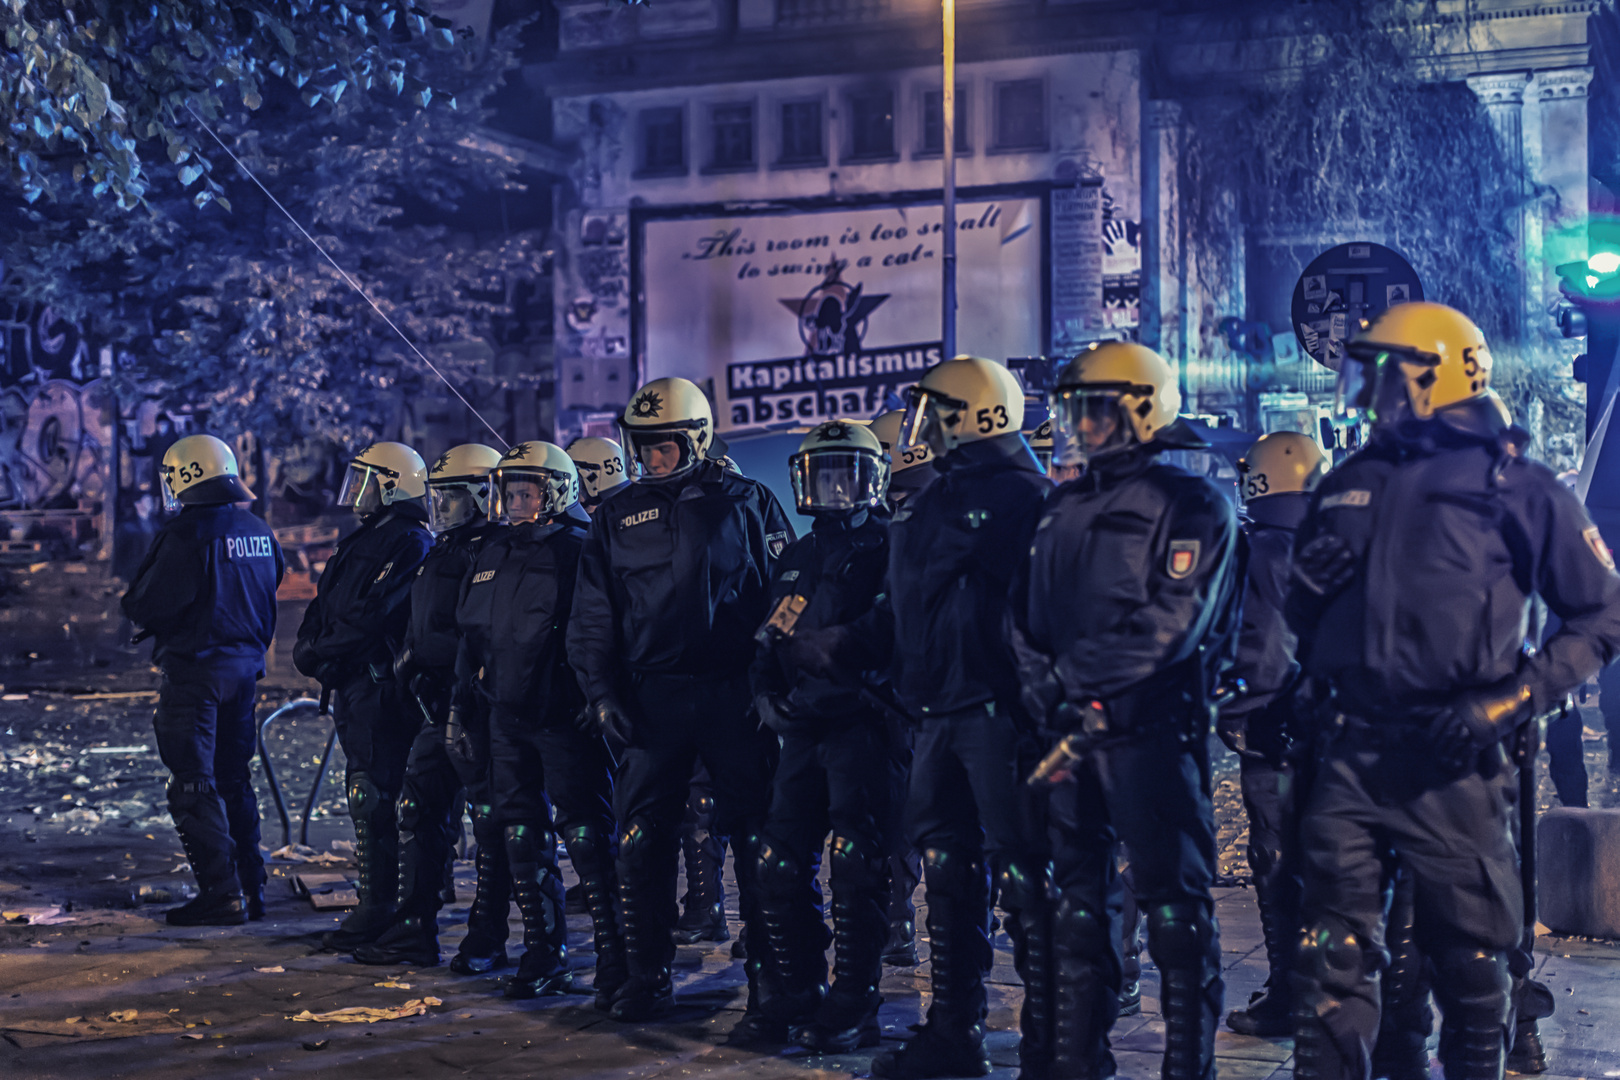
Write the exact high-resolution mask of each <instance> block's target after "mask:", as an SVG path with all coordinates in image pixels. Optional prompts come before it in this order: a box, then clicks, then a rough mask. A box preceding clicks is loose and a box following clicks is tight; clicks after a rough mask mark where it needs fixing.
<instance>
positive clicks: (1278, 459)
mask: <svg viewBox="0 0 1620 1080" xmlns="http://www.w3.org/2000/svg"><path fill="white" fill-rule="evenodd" d="M1237 467H1238V472H1239V473H1240V474H1242V476H1243V480H1242V482H1241V483H1240V484H1239V487H1240V488H1241V490H1242V492H1243V498H1244V500H1245V501H1248V500H1250V499H1262V498H1265V497H1266V496H1267V495H1286V494H1290V493H1297V492H1305V491H1313V490H1315V488H1316V485H1317V484H1319V483H1321V482H1322V477H1324V476H1326V475H1327V472H1328V469H1330V468H1331V467H1332V462H1330V461H1328V456H1327V455H1326V454H1324V453H1322V448H1321V447H1320V446H1318V445H1317V444H1316V440H1315V439H1313V438H1311V437H1310V436H1309V435H1305V434H1302V433H1300V432H1298V431H1273V432H1272V433H1271V434H1269V435H1262V436H1260V438H1259V439H1257V440H1256V441H1255V444H1254V445H1253V446H1251V447H1249V452H1248V453H1247V454H1245V455H1243V458H1242V460H1240V461H1239V462H1238V463H1237Z"/></svg>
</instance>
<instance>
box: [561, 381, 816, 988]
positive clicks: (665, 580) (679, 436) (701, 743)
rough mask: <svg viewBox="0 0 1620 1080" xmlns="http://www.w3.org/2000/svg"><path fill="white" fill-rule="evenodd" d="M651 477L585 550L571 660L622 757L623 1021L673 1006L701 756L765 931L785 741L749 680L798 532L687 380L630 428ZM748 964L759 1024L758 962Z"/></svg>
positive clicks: (650, 402) (751, 908) (639, 464)
mask: <svg viewBox="0 0 1620 1080" xmlns="http://www.w3.org/2000/svg"><path fill="white" fill-rule="evenodd" d="M622 427H623V431H624V433H625V446H626V448H627V449H628V450H629V452H630V455H631V461H632V469H633V471H636V472H637V473H638V474H639V476H638V479H636V481H635V482H634V483H632V484H629V485H628V486H626V487H622V488H620V489H619V490H617V491H614V492H613V493H611V494H609V495H608V496H607V498H606V499H604V500H603V502H602V505H601V506H600V507H598V508H597V512H596V517H595V521H594V525H593V527H592V529H591V532H590V535H589V537H588V538H587V539H586V541H585V548H584V551H583V552H582V553H581V555H580V564H579V584H578V588H577V591H576V594H575V597H574V611H573V618H572V622H571V624H570V626H569V633H568V657H569V661H570V662H571V663H572V664H573V667H574V670H575V671H576V672H577V673H578V675H579V681H580V685H581V686H582V687H583V688H584V691H585V694H586V697H587V698H588V700H589V702H590V707H591V715H592V716H593V717H594V719H595V720H596V722H597V723H598V725H599V727H600V729H601V731H602V732H603V733H604V734H605V735H606V736H607V737H608V738H609V739H610V740H612V741H613V742H615V743H617V744H618V745H619V746H620V747H622V748H623V751H622V753H621V755H620V758H619V770H618V774H617V776H616V778H615V780H616V787H615V791H614V811H615V814H614V816H615V818H616V820H617V822H618V827H619V852H618V861H617V871H618V875H619V895H620V900H621V903H620V915H621V917H622V919H623V926H624V936H625V945H626V950H627V953H628V958H629V970H630V978H629V979H628V981H626V983H625V984H624V986H623V987H621V988H620V989H619V992H618V993H617V994H616V995H614V997H613V999H612V1001H611V1003H610V1012H611V1014H612V1015H613V1016H614V1017H616V1018H618V1019H620V1020H645V1019H648V1018H650V1017H652V1016H655V1015H659V1014H661V1013H664V1012H667V1011H668V1009H669V1008H670V1007H671V1006H672V1005H673V1001H674V991H673V987H672V984H671V980H670V964H671V961H672V960H673V958H674V951H675V943H674V941H673V940H672V939H671V937H670V929H671V923H672V922H673V915H674V913H673V910H672V909H673V904H671V903H670V897H671V896H672V883H673V880H674V875H675V852H676V830H677V828H678V826H679V824H680V820H681V814H682V810H683V808H684V807H685V805H686V795H687V789H688V786H689V784H690V781H691V778H692V768H693V765H694V763H695V761H696V760H698V759H700V758H701V759H702V760H703V762H704V763H705V764H706V765H707V766H708V769H709V774H710V776H711V777H713V779H714V785H715V800H716V803H717V808H718V812H719V813H718V816H719V817H720V818H721V819H722V822H721V824H722V826H723V828H722V831H724V832H727V833H729V834H730V835H731V836H732V837H733V838H734V839H733V849H734V851H735V853H736V860H735V865H736V872H737V875H738V878H739V882H738V887H739V892H740V901H741V909H742V913H743V918H744V921H745V923H747V924H750V925H753V926H756V927H757V926H758V925H759V911H758V903H759V893H758V889H757V888H756V887H755V884H754V868H755V864H756V861H757V855H758V847H757V845H758V840H757V838H756V837H757V831H758V829H759V826H760V825H761V824H762V823H763V821H764V818H765V812H766V810H767V807H768V799H769V779H770V768H771V765H772V762H773V759H774V755H775V746H774V742H775V739H774V737H772V736H771V734H770V733H769V732H767V731H763V730H761V729H760V728H759V726H758V723H757V721H756V720H755V719H754V717H753V716H752V715H751V708H750V706H751V704H752V701H751V695H750V693H749V689H748V678H747V671H748V665H749V663H750V662H751V660H752V658H753V653H754V641H753V634H754V631H755V630H756V629H757V628H758V626H759V625H760V623H762V622H763V621H764V619H765V616H766V614H767V604H768V601H769V589H770V580H771V579H770V573H771V564H772V562H773V561H774V560H775V558H776V557H777V556H778V555H780V554H781V551H782V549H783V548H784V547H786V546H787V543H788V542H789V541H790V540H792V538H793V533H792V529H791V527H790V526H789V525H788V522H787V518H786V515H785V514H784V513H783V512H782V509H781V507H780V506H779V505H778V504H777V503H776V500H775V499H774V498H773V497H772V496H771V495H770V493H769V491H768V490H767V489H766V488H765V487H764V486H763V485H761V484H759V483H757V482H755V481H753V480H750V479H748V478H747V477H744V476H741V475H739V474H737V473H733V472H730V471H728V470H727V469H726V468H725V467H724V466H723V465H721V464H720V463H719V462H716V461H711V460H709V458H708V457H707V451H708V450H709V448H710V446H711V444H712V440H713V438H714V422H713V417H712V414H711V412H710V408H709V403H708V400H707V399H706V398H705V397H704V396H703V392H702V391H701V390H700V389H698V387H697V386H696V385H695V384H693V383H691V382H689V381H687V380H685V379H673V378H671V379H657V380H655V381H653V382H651V383H648V384H647V385H646V386H644V387H642V388H641V389H640V390H638V391H637V392H636V393H635V394H634V395H633V396H632V398H631V400H630V404H629V405H628V406H627V407H626V409H625V412H624V417H623V423H622ZM748 965H749V968H748V970H749V984H750V989H751V991H756V992H755V993H753V994H751V1002H750V1004H751V1005H752V1006H753V1007H754V1008H753V1011H752V1012H751V1014H750V1015H751V1016H753V1015H757V1012H758V1000H757V998H758V995H757V988H758V975H759V961H758V960H757V959H755V958H753V957H751V958H750V959H749V961H748Z"/></svg>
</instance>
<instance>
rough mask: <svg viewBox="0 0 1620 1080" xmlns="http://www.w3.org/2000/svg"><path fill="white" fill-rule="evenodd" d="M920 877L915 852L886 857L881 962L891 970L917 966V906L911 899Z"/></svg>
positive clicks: (919, 868) (918, 861)
mask: <svg viewBox="0 0 1620 1080" xmlns="http://www.w3.org/2000/svg"><path fill="white" fill-rule="evenodd" d="M921 873H922V864H921V862H920V860H919V858H918V856H917V853H916V852H915V851H907V852H906V853H905V854H903V855H901V854H891V855H890V856H889V940H888V942H887V943H886V944H885V945H884V946H883V962H884V963H885V964H888V965H890V966H891V967H916V966H917V905H916V903H915V902H914V901H913V899H912V897H913V895H914V894H915V893H916V892H917V880H918V878H919V877H920V875H921Z"/></svg>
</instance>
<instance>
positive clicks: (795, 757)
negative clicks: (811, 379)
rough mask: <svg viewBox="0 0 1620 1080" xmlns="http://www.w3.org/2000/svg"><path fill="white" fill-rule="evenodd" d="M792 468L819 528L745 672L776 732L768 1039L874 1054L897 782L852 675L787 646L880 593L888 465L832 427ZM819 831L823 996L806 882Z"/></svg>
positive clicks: (871, 709) (861, 436)
mask: <svg viewBox="0 0 1620 1080" xmlns="http://www.w3.org/2000/svg"><path fill="white" fill-rule="evenodd" d="M789 469H790V472H791V476H792V481H793V492H794V499H795V502H796V504H797V506H798V510H799V512H800V513H801V514H808V515H810V516H811V517H813V518H814V519H815V525H814V527H813V528H812V530H811V532H810V533H809V534H808V535H806V536H804V537H802V538H800V539H799V540H796V541H794V542H793V543H792V544H790V545H789V546H788V548H787V550H786V551H784V552H783V553H782V557H781V559H779V560H777V563H776V567H775V571H774V572H775V577H774V578H773V580H772V585H771V611H772V613H771V616H770V618H769V619H768V620H767V621H766V623H765V625H764V627H763V628H762V629H761V633H760V637H761V642H762V648H761V650H760V654H759V657H758V658H757V659H756V661H755V663H754V668H753V672H752V682H753V689H754V700H755V703H756V707H757V709H758V711H759V715H760V718H761V719H762V720H763V721H764V723H765V724H766V725H767V726H768V727H769V728H770V729H771V730H772V731H774V732H776V733H777V734H778V735H780V736H781V737H782V760H781V763H780V764H779V765H778V766H777V769H776V777H775V780H774V782H773V786H772V796H771V812H770V817H769V819H768V820H767V822H766V825H765V829H764V832H763V834H762V843H761V844H760V852H759V860H760V862H759V882H760V892H761V895H762V896H763V900H762V904H761V906H762V909H763V912H764V916H765V930H766V934H767V937H768V942H767V944H768V946H769V949H770V954H771V961H772V964H773V966H774V970H775V973H776V976H777V978H778V979H779V980H780V984H781V985H780V989H781V993H780V994H779V995H778V996H777V997H776V998H775V1000H774V1001H773V1002H772V1009H771V1011H772V1013H773V1015H774V1018H775V1019H776V1021H777V1022H778V1024H779V1025H780V1027H779V1029H778V1030H777V1031H776V1032H775V1033H774V1035H775V1036H776V1037H777V1038H779V1039H782V1040H783V1041H785V1040H786V1037H787V1036H788V1035H789V1034H791V1036H792V1038H793V1039H794V1040H795V1041H797V1042H798V1043H800V1044H801V1045H803V1046H806V1047H808V1048H810V1049H812V1050H817V1051H820V1052H822V1053H837V1054H843V1053H849V1052H851V1051H853V1050H855V1049H856V1048H857V1047H861V1046H876V1045H877V1042H878V1038H879V1035H880V1031H879V1028H878V1022H877V1010H878V1005H879V1004H880V1003H881V1002H882V1000H883V999H882V998H881V997H880V996H879V995H878V980H879V979H880V978H881V977H882V974H883V957H882V954H883V948H884V943H885V941H886V940H887V938H888V932H889V919H888V889H889V880H888V866H887V864H888V858H889V851H890V848H891V846H892V836H891V834H892V833H893V832H894V828H893V826H894V823H895V816H896V814H895V811H896V803H897V802H898V801H899V796H900V787H901V783H902V780H903V776H902V774H901V772H900V769H899V768H898V766H897V763H896V762H895V760H894V754H893V752H892V749H891V747H890V743H891V741H892V735H891V732H890V731H889V727H888V724H887V722H886V719H885V717H884V716H883V715H882V714H881V713H880V712H879V711H878V710H877V708H876V707H875V706H874V703H873V697H872V692H871V690H870V689H868V688H867V687H866V686H865V682H864V679H863V677H862V673H861V672H860V671H859V670H858V669H856V670H853V671H850V672H847V673H839V674H837V675H836V676H835V677H834V678H830V679H829V678H822V677H819V676H816V675H812V674H810V673H809V672H807V671H804V670H802V669H800V668H799V667H798V665H797V664H796V663H795V662H794V656H793V649H792V643H793V638H794V635H795V634H796V633H797V632H798V631H799V630H800V629H801V628H802V629H804V630H809V629H812V628H820V627H827V626H842V625H847V624H849V623H852V622H855V621H856V620H857V619H860V618H861V617H863V616H865V615H866V614H867V613H868V612H870V611H871V609H872V607H873V605H874V604H875V603H876V602H877V600H878V598H879V597H880V596H881V595H882V593H883V581H884V577H885V575H886V573H887V571H888V561H889V544H888V532H889V526H888V521H887V519H886V517H884V516H881V515H879V514H875V513H874V510H875V509H876V508H878V507H881V506H882V505H883V491H884V487H885V483H886V480H887V475H886V474H887V469H888V465H887V461H886V455H885V454H884V453H883V447H882V446H881V445H880V444H879V443H878V441H877V439H876V438H875V437H874V436H873V435H872V433H871V432H869V431H868V430H867V429H866V428H865V427H863V426H861V425H859V424H855V423H852V422H850V421H847V420H835V421H830V422H828V423H824V424H821V425H819V426H817V427H816V428H814V429H813V430H812V431H811V432H810V433H809V434H808V435H806V436H805V438H804V441H803V442H802V443H800V444H799V450H798V453H796V454H794V455H793V457H792V458H791V459H790V462H789ZM829 831H831V833H832V837H833V839H832V856H831V861H832V920H833V942H834V946H835V950H836V952H835V958H836V959H835V962H834V965H833V983H832V989H831V993H828V992H827V981H826V980H827V962H826V957H825V954H824V950H825V948H826V924H825V923H824V921H823V917H822V912H821V908H820V903H819V901H820V896H819V895H818V890H817V887H816V883H815V878H816V872H817V868H818V866H819V864H820V861H821V849H822V845H823V844H824V843H825V842H826V839H827V833H828V832H829ZM823 998H825V1000H823ZM790 1029H791V1030H790Z"/></svg>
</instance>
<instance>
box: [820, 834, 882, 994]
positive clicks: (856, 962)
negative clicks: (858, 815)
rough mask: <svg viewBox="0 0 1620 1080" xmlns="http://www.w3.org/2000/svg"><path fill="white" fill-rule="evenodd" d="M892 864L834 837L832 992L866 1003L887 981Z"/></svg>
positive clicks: (868, 849)
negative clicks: (885, 964) (885, 946)
mask: <svg viewBox="0 0 1620 1080" xmlns="http://www.w3.org/2000/svg"><path fill="white" fill-rule="evenodd" d="M887 862H888V860H887V859H886V858H885V857H884V855H883V853H882V852H881V851H879V850H877V849H876V848H875V847H874V846H873V845H870V844H865V843H863V842H862V841H858V840H852V839H850V838H849V837H847V836H834V837H833V841H832V856H831V863H832V867H831V869H832V873H831V879H832V915H833V989H832V992H833V993H834V994H835V995H837V996H838V997H841V998H844V999H847V1000H849V1001H859V1002H861V1003H863V1005H864V1003H865V1002H868V1001H870V1000H871V998H872V997H873V996H875V995H876V994H877V988H878V980H880V979H881V978H882V977H883V944H884V942H885V941H886V940H887V938H888V934H889V918H888V910H887V908H888V904H887V900H888V891H889V878H888V872H887V871H888V867H887Z"/></svg>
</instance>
